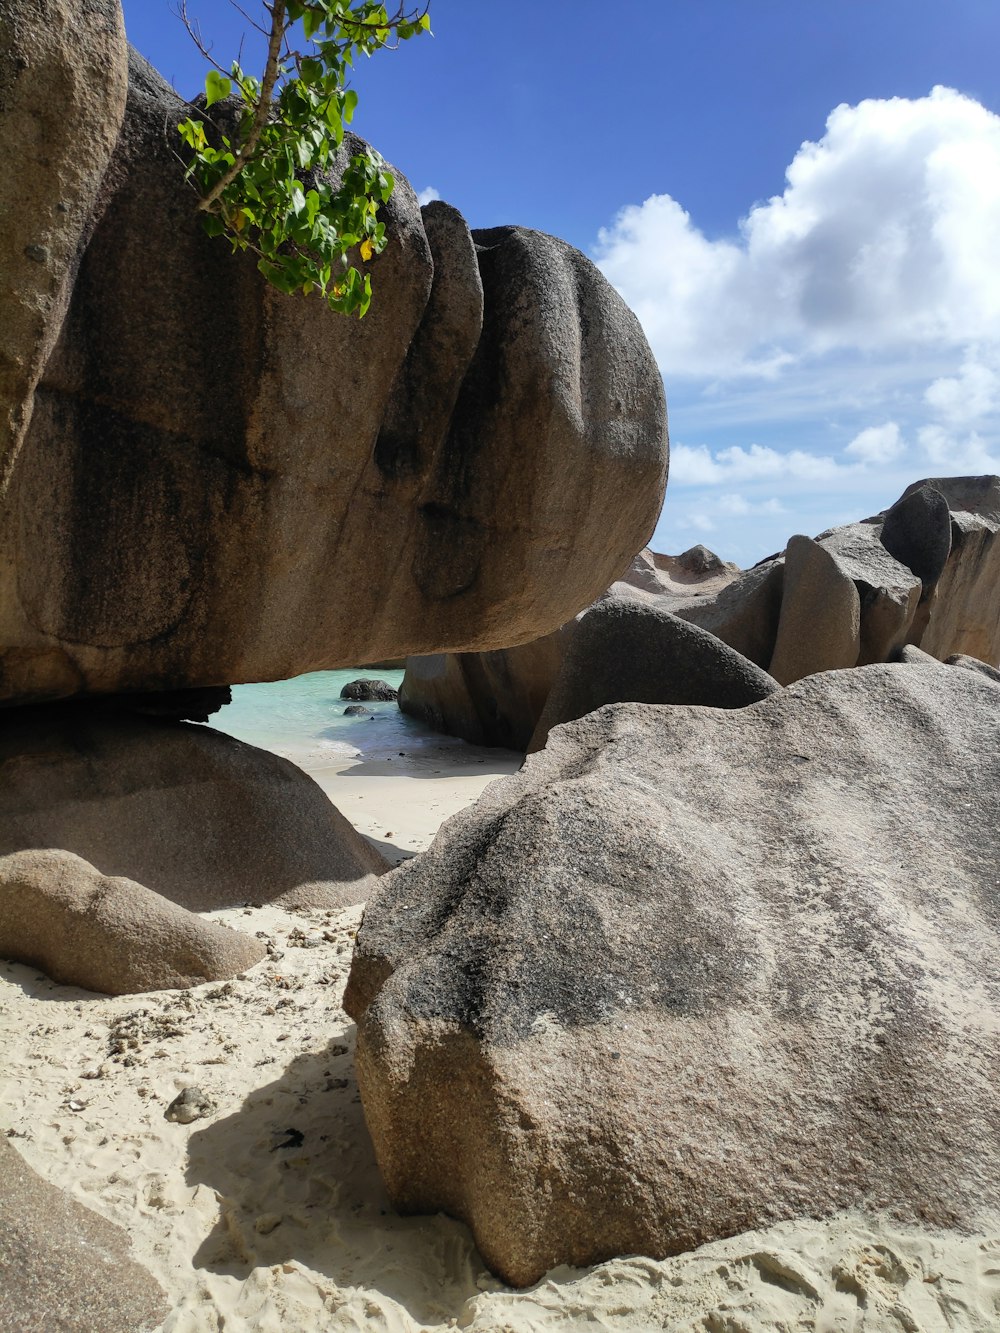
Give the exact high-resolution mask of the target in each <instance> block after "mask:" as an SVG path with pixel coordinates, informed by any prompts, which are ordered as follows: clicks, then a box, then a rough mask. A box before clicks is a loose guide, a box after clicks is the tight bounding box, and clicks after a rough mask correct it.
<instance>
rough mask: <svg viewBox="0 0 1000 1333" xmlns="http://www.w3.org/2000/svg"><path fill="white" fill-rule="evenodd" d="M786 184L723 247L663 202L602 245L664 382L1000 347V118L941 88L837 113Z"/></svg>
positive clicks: (626, 212) (633, 211)
mask: <svg viewBox="0 0 1000 1333" xmlns="http://www.w3.org/2000/svg"><path fill="white" fill-rule="evenodd" d="M786 178H787V184H786V187H785V190H784V192H783V193H782V194H780V195H776V196H774V197H773V198H771V199H769V200H767V201H766V202H764V203H761V204H757V205H755V206H754V207H753V208H752V209H751V210H750V213H749V214H748V215H747V217H746V218H744V219H743V221H742V223H741V224H740V228H739V234H738V235H737V236H735V237H732V238H730V239H721V240H711V239H709V238H707V237H706V236H705V235H704V234H703V233H702V232H701V231H700V230H699V229H698V227H697V226H696V225H695V224H694V222H693V221H692V219H691V217H690V216H689V215H688V214H687V213H686V212H685V211H684V209H683V208H682V207H681V206H680V204H678V203H677V201H676V200H674V199H672V198H671V197H670V196H669V195H665V194H664V195H653V196H652V197H651V198H649V199H647V200H646V202H645V203H643V204H641V205H632V206H629V207H627V208H625V209H623V210H622V211H621V213H619V215H618V217H617V218H616V219H615V221H614V223H613V224H612V226H611V227H609V228H606V229H605V230H603V231H602V232H601V233H600V237H599V241H598V245H597V247H596V258H597V262H598V263H599V265H600V267H601V268H602V269H603V271H604V273H605V274H606V275H607V277H608V278H609V279H610V281H611V282H612V283H614V285H615V286H616V287H618V289H619V290H620V291H621V292H622V294H623V296H624V297H625V299H626V300H627V301H628V302H629V304H630V305H631V306H632V307H633V309H635V311H636V313H637V314H638V315H639V318H640V320H641V321H642V323H643V325H644V327H645V329H646V333H647V336H648V337H649V340H650V343H651V344H652V346H653V350H654V352H655V353H656V355H657V359H658V360H659V363H660V366H661V369H662V370H663V372H664V374H665V375H666V376H667V377H668V384H669V382H670V378H671V377H676V376H678V375H686V376H694V377H705V378H708V377H713V376H720V375H721V376H738V375H757V376H761V375H763V376H772V377H773V376H776V375H779V374H780V373H781V372H782V371H784V370H786V369H787V368H788V367H789V366H790V365H792V364H793V363H795V362H798V361H800V360H801V359H802V358H804V357H815V356H818V355H823V354H824V353H826V352H829V351H831V350H833V349H837V348H848V349H875V350H878V351H879V352H880V353H882V352H884V351H885V349H886V348H887V347H899V348H914V347H919V346H924V347H927V346H934V347H941V346H952V347H955V346H964V345H967V344H970V343H975V342H981V341H985V340H994V339H996V338H998V337H1000V265H998V264H997V263H996V246H997V236H998V235H1000V116H996V115H994V114H993V113H992V112H990V111H988V110H987V109H986V108H985V107H983V106H982V105H980V104H979V103H978V102H976V101H974V100H973V99H971V98H969V97H965V96H963V95H962V94H960V93H957V92H954V91H953V90H951V89H948V88H935V89H934V91H933V92H932V93H931V94H930V96H928V97H923V98H918V99H912V100H911V99H907V98H891V99H885V100H875V99H872V100H868V101H864V102H861V103H859V104H858V105H857V106H847V105H842V106H839V107H837V108H836V109H835V110H834V111H833V112H832V113H831V114H830V116H829V118H828V120H827V124H826V132H825V133H824V135H823V137H822V139H820V141H819V142H818V143H810V142H806V143H804V144H803V145H802V147H801V148H800V149H799V151H798V152H797V154H796V155H795V158H794V160H793V161H792V163H791V165H790V166H789V167H788V170H787V172H786ZM940 395H944V396H945V397H946V396H947V390H944V389H942V390H940V391H939V396H940Z"/></svg>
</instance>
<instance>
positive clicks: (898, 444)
mask: <svg viewBox="0 0 1000 1333" xmlns="http://www.w3.org/2000/svg"><path fill="white" fill-rule="evenodd" d="M903 448H904V446H903V438H902V436H901V434H900V431H899V426H898V425H897V424H896V422H895V421H886V422H885V423H884V424H883V425H881V426H868V427H867V428H866V429H865V430H863V431H859V433H858V434H857V435H855V437H854V439H853V440H852V441H851V442H850V444H848V445H847V446H846V447H845V449H844V453H845V454H850V455H851V457H852V458H856V459H857V460H858V462H859V463H891V462H892V461H893V459H896V458H899V456H900V455H901V454H902V452H903Z"/></svg>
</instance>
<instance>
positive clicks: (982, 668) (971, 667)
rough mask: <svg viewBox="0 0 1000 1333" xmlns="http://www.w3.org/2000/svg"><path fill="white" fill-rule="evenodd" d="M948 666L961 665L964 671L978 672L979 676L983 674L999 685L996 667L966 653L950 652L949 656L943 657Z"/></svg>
mask: <svg viewBox="0 0 1000 1333" xmlns="http://www.w3.org/2000/svg"><path fill="white" fill-rule="evenodd" d="M945 661H946V663H947V664H948V666H957V667H962V668H963V669H964V670H965V671H975V672H978V674H979V675H980V676H985V677H986V679H987V680H991V681H993V683H994V684H996V685H1000V671H998V670H997V668H996V667H994V666H990V664H989V663H988V662H980V660H979V658H978V657H969V655H968V654H967V653H952V655H951V657H947V658H945Z"/></svg>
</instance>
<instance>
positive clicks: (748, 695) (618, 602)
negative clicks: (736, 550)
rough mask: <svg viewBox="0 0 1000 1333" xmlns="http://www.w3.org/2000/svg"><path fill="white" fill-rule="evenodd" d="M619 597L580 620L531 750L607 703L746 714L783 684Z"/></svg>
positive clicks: (703, 635) (695, 631) (660, 612)
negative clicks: (750, 706) (554, 730)
mask: <svg viewBox="0 0 1000 1333" xmlns="http://www.w3.org/2000/svg"><path fill="white" fill-rule="evenodd" d="M615 586H616V589H621V591H620V592H618V593H615V592H613V593H612V594H611V595H609V596H607V597H605V598H602V599H601V600H600V601H599V602H597V603H596V605H595V606H593V607H591V609H590V610H589V611H587V612H585V613H584V614H583V615H582V616H580V618H579V620H578V622H577V625H576V629H575V632H574V633H573V636H572V638H571V639H570V641H569V645H568V647H567V648H566V651H565V653H564V655H563V659H562V663H561V665H560V668H559V672H558V674H557V676H556V678H555V681H554V682H553V685H552V689H551V690H550V691H549V695H548V698H547V700H546V703H545V707H544V708H543V710H542V714H541V717H540V718H539V720H538V724H537V726H536V728H535V731H534V734H533V735H532V737H531V740H530V742H529V745H528V751H529V753H531V752H534V751H535V750H540V749H541V748H542V746H543V745H544V744H545V742H546V740H547V739H548V736H549V732H550V731H551V730H552V728H553V727H555V726H561V725H562V724H563V723H565V722H572V721H574V720H575V719H576V718H578V717H583V716H585V714H587V713H592V712H593V711H594V710H595V709H597V708H600V707H602V705H604V704H608V703H657V704H699V705H701V706H702V707H705V708H745V707H746V706H747V705H748V704H752V703H757V702H758V701H759V700H760V699H766V698H767V697H768V696H769V695H771V694H775V693H776V692H777V691H778V690H779V689H780V686H779V685H778V683H777V681H775V680H774V678H773V677H772V676H770V675H768V673H767V672H766V671H762V670H761V668H760V667H758V666H755V665H754V663H753V662H751V661H749V660H748V659H747V658H745V657H742V656H741V655H740V654H739V653H738V652H736V651H735V650H734V649H733V648H730V647H729V646H728V644H725V643H723V642H722V640H721V639H717V638H716V637H715V635H714V634H709V633H708V631H707V630H703V629H700V628H699V627H698V626H697V625H691V624H689V623H688V622H687V621H686V620H681V619H680V618H679V617H678V616H673V615H671V614H670V612H669V611H667V610H664V609H662V608H661V607H660V606H659V605H657V604H656V603H655V602H654V601H638V600H636V599H634V598H633V597H631V596H629V594H628V590H627V589H626V588H625V587H624V586H623V585H621V584H616V585H615Z"/></svg>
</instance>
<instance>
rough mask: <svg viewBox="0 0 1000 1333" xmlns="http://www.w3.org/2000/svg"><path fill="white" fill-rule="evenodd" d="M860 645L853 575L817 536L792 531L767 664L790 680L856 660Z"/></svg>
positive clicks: (778, 676)
mask: <svg viewBox="0 0 1000 1333" xmlns="http://www.w3.org/2000/svg"><path fill="white" fill-rule="evenodd" d="M860 651H861V599H860V597H859V596H858V590H857V588H856V587H855V586H854V580H853V579H852V578H850V577H849V575H847V574H846V573H845V572H844V571H843V570H842V569H841V568H840V565H839V563H838V561H837V558H836V556H835V555H833V553H832V552H830V551H828V550H827V549H826V548H825V547H823V546H821V545H820V543H819V542H814V541H812V540H811V538H809V537H802V536H797V537H792V539H791V540H790V541H789V543H788V546H787V547H786V548H785V570H784V576H783V581H782V592H781V614H780V616H779V617H778V632H777V635H776V636H775V641H774V652H773V653H772V654H771V663H770V666H769V667H768V670H769V671H770V673H771V675H772V676H773V677H774V678H775V680H779V681H780V682H781V683H782V685H790V684H791V683H792V681H794V680H801V679H802V677H803V676H811V675H814V674H815V673H816V672H817V671H836V670H837V669H838V668H839V667H852V666H857V662H858V654H859V653H860Z"/></svg>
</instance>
